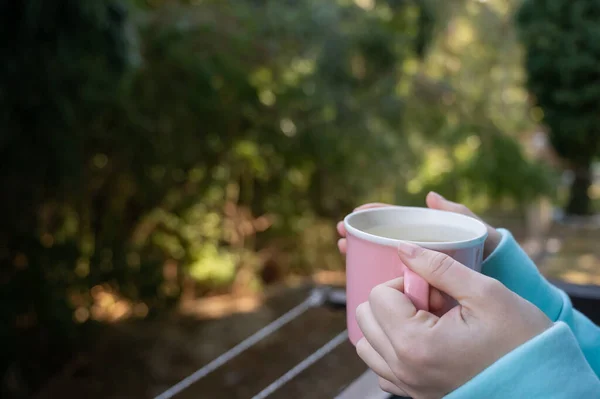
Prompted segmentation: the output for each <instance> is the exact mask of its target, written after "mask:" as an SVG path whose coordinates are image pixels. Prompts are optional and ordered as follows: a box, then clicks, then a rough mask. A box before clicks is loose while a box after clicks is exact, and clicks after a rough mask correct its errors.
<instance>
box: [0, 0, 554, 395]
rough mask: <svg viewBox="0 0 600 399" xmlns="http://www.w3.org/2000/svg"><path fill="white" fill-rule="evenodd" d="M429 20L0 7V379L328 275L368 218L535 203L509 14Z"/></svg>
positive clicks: (343, 9) (322, 5) (301, 12)
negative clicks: (202, 300) (444, 205)
mask: <svg viewBox="0 0 600 399" xmlns="http://www.w3.org/2000/svg"><path fill="white" fill-rule="evenodd" d="M435 4H437V3H434V2H429V1H426V0H422V1H417V0H415V1H394V0H387V1H375V0H360V1H358V0H357V1H350V0H339V1H335V2H334V1H325V2H324V1H318V0H302V1H275V0H272V1H269V0H236V1H217V0H215V1H209V0H205V1H193V2H191V1H190V2H186V1H178V2H172V1H169V2H167V1H162V2H161V1H150V0H146V1H137V2H131V3H130V4H127V3H118V2H113V1H97V2H81V1H77V0H56V1H53V2H43V1H34V0H30V1H22V2H20V1H19V2H9V1H5V2H3V3H2V6H1V7H2V9H1V11H0V30H1V31H2V33H3V34H2V35H0V40H2V41H3V43H2V44H3V46H2V48H3V49H4V50H3V53H2V58H3V59H2V62H0V79H1V80H0V83H1V86H0V90H1V91H0V118H1V119H0V124H1V125H0V129H1V130H0V155H1V156H2V163H0V179H1V183H2V187H3V188H4V191H3V196H2V199H1V200H0V201H1V204H2V209H3V210H4V214H5V215H4V221H5V223H2V224H1V226H2V227H1V228H0V239H1V240H2V242H3V243H6V245H5V246H4V245H3V246H2V248H1V250H0V261H1V262H2V265H3V267H2V269H1V270H0V284H1V286H0V299H1V300H0V317H1V318H2V319H1V322H0V329H1V330H0V334H1V336H0V338H2V340H3V342H15V343H16V344H15V345H11V346H9V347H6V348H5V351H4V353H3V355H2V356H3V358H2V364H1V366H2V370H9V372H11V373H13V372H14V370H15V367H16V368H17V369H18V370H20V375H22V376H23V378H25V379H26V380H27V384H26V386H29V387H35V386H36V384H38V383H39V382H40V381H41V380H42V379H43V376H44V375H45V374H44V373H45V372H46V371H44V370H45V369H44V367H46V366H48V365H47V364H46V363H52V364H50V366H52V365H53V364H60V363H61V362H62V361H63V360H64V359H63V357H64V356H67V355H68V353H69V351H68V350H64V348H69V347H70V345H73V344H75V343H78V342H80V340H79V339H80V338H81V337H82V336H83V337H86V336H89V335H88V334H87V330H86V327H87V326H90V325H92V324H93V323H90V322H93V321H116V320H120V319H122V318H125V317H130V316H132V317H146V316H147V315H149V314H150V315H151V314H153V313H154V312H158V311H160V310H161V309H165V308H167V307H168V306H169V305H171V304H173V303H175V302H176V301H177V300H178V299H179V298H181V297H182V296H183V297H195V296H197V295H206V294H211V293H219V292H229V291H233V292H240V291H243V290H248V289H259V288H260V287H261V286H262V285H264V284H268V283H271V282H273V281H277V280H281V279H283V278H285V277H286V276H289V275H291V274H301V275H307V274H311V273H312V272H314V271H316V270H319V269H336V268H339V267H341V264H340V263H341V259H340V258H339V256H338V255H337V253H336V249H335V239H336V233H335V230H334V224H335V221H336V220H338V218H341V217H342V216H343V215H344V214H345V213H347V212H349V211H350V210H352V208H353V207H354V206H356V205H357V204H359V203H362V202H365V201H371V200H378V201H386V202H395V203H402V204H422V202H423V195H424V194H425V193H426V191H427V190H429V189H437V190H440V191H441V192H442V193H444V194H446V195H448V196H450V197H452V198H454V199H457V200H460V201H464V202H467V203H468V204H469V205H471V206H473V207H474V208H475V209H478V210H482V209H486V208H489V207H491V206H492V205H494V206H497V205H498V204H503V203H504V204H505V203H507V202H508V203H511V204H513V205H519V204H525V203H526V202H527V201H529V200H531V199H533V198H535V197H536V196H538V195H542V194H546V193H550V192H551V187H552V184H551V183H552V180H551V174H550V173H549V172H548V171H547V170H546V169H544V168H543V167H542V166H541V165H539V164H537V163H535V162H533V161H531V160H529V159H528V157H527V156H526V155H525V153H524V151H523V149H522V146H521V145H520V144H519V142H518V139H519V138H520V137H521V133H526V132H528V131H530V130H532V129H533V128H534V127H535V123H534V121H532V120H531V118H530V117H529V107H528V105H527V98H526V94H525V93H524V91H523V88H522V80H523V76H522V70H521V68H520V58H519V57H520V53H519V51H518V49H517V48H516V42H515V38H514V32H513V30H512V27H511V25H510V13H511V8H510V7H504V6H503V5H504V4H505V3H504V2H501V1H497V2H495V1H489V2H487V3H473V2H448V4H446V3H445V4H444V6H441V7H433V6H434V5H435ZM149 312H150V313H149ZM81 333H84V334H83V335H81ZM49 342H52V344H49ZM57 347H61V348H63V350H61V351H60V353H59V356H58V357H56V358H54V357H51V356H50V355H55V354H56V352H57V351H56V350H53V348H54V349H56V348H57ZM65 354H66V355H65ZM44 356H46V358H48V359H51V360H48V361H47V362H42V363H40V362H38V366H35V367H34V368H30V366H28V365H30V364H32V360H35V361H36V362H37V361H38V360H39V359H40V358H44ZM61 356H63V357H61ZM53 362H54V363H53ZM50 366H48V367H50ZM3 372H4V371H3ZM7 373H8V372H7ZM5 375H6V374H5Z"/></svg>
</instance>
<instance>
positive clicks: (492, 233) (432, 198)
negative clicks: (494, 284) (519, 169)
mask: <svg viewBox="0 0 600 399" xmlns="http://www.w3.org/2000/svg"><path fill="white" fill-rule="evenodd" d="M426 202H427V206H428V207H429V208H431V209H438V210H441V211H448V212H454V213H460V214H462V215H466V216H471V217H474V218H476V219H479V220H481V219H480V218H479V217H477V215H475V214H474V213H473V212H471V211H470V210H469V208H467V207H466V206H464V205H462V204H457V203H456V202H452V201H448V200H447V199H445V198H444V197H442V196H441V195H439V194H437V193H434V192H430V193H429V194H427V197H426ZM385 206H390V205H389V204H382V203H379V202H377V203H371V204H365V205H362V206H360V207H358V208H356V209H355V210H356V211H358V210H362V209H370V208H381V207H385ZM484 223H485V222H484ZM486 226H487V229H488V237H487V240H486V241H485V246H484V249H483V256H484V259H485V258H487V257H488V256H489V255H490V254H491V253H492V252H494V249H496V247H497V246H498V244H499V243H500V240H502V236H501V234H500V233H499V232H498V231H497V230H496V229H495V228H493V227H492V226H490V225H488V224H487V223H486ZM337 231H338V233H339V235H340V236H341V237H342V238H340V239H339V240H338V248H339V250H340V252H341V253H342V254H345V253H346V229H345V228H344V223H343V222H339V223H338V224H337Z"/></svg>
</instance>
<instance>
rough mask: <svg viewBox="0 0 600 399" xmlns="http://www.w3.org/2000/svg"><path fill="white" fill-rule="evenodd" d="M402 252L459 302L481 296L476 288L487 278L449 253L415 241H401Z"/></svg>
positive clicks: (414, 267) (414, 268) (416, 269)
mask: <svg viewBox="0 0 600 399" xmlns="http://www.w3.org/2000/svg"><path fill="white" fill-rule="evenodd" d="M398 256H399V257H400V259H401V260H402V262H403V263H404V264H405V265H406V266H407V267H408V268H409V269H411V270H412V271H413V272H415V273H416V274H418V275H419V276H421V277H422V278H423V279H424V280H425V281H427V282H428V283H429V284H431V285H432V286H433V287H435V288H437V289H439V290H440V291H442V292H445V293H446V294H448V295H450V296H451V297H452V298H454V299H456V300H457V301H458V302H460V301H461V300H464V299H466V298H472V297H474V296H477V292H478V291H477V290H476V288H477V287H480V286H481V285H482V281H481V279H484V278H485V276H483V275H481V274H479V273H477V272H475V271H473V270H471V269H469V268H468V267H467V266H465V265H463V264H461V263H459V262H457V261H455V260H454V259H452V258H451V257H450V256H448V255H446V254H443V253H441V252H436V251H432V250H429V249H425V248H421V247H419V246H417V245H414V244H409V243H401V244H400V245H399V246H398Z"/></svg>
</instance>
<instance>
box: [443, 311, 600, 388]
mask: <svg viewBox="0 0 600 399" xmlns="http://www.w3.org/2000/svg"><path fill="white" fill-rule="evenodd" d="M444 398H445V399H471V398H472V399H482V398H486V399H508V398H511V399H512V398H527V399H529V398H532V399H537V398H539V399H545V398H552V399H575V398H577V399H578V398H586V399H587V398H600V380H598V378H597V377H596V375H595V374H594V372H593V371H592V369H591V368H590V366H589V364H588V363H587V362H586V361H585V359H584V357H583V354H582V353H581V350H580V349H579V345H578V344H577V340H576V339H575V336H574V335H573V332H572V331H571V329H570V328H569V327H568V326H567V325H566V324H565V323H563V322H558V323H555V324H554V326H553V327H552V328H550V329H548V330H546V331H545V332H544V333H542V334H540V335H538V336H537V337H535V338H533V339H531V340H530V341H528V342H526V343H525V344H523V345H521V346H520V347H518V348H517V349H515V350H513V351H512V352H510V353H509V354H507V355H505V356H504V357H502V358H500V359H499V360H498V361H496V362H495V363H494V364H492V365H491V366H490V367H488V368H487V369H485V370H483V371H482V372H481V373H480V374H478V375H477V376H476V377H475V378H473V379H472V380H470V381H469V382H467V383H466V384H465V385H463V386H461V387H460V388H458V389H457V390H456V391H454V392H452V393H450V394H449V395H447V396H445V397H444Z"/></svg>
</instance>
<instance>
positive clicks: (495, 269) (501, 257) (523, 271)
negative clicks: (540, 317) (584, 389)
mask: <svg viewBox="0 0 600 399" xmlns="http://www.w3.org/2000/svg"><path fill="white" fill-rule="evenodd" d="M499 231H500V233H502V241H501V242H500V244H499V245H498V248H496V250H495V251H494V252H493V253H492V254H491V255H490V256H489V257H488V259H486V261H485V262H484V264H483V267H482V272H483V274H485V275H487V276H490V277H493V278H495V279H497V280H499V281H500V282H501V283H503V284H504V285H505V286H506V287H508V288H509V289H510V290H511V291H513V292H515V293H517V294H518V295H520V296H521V297H523V298H525V299H527V300H528V301H529V302H531V303H533V304H534V305H536V306H537V307H538V308H540V309H541V310H542V311H543V312H544V313H545V314H546V315H547V316H548V317H549V318H550V320H552V321H563V322H565V323H566V324H567V325H568V326H569V328H570V329H571V331H572V332H573V334H574V335H575V338H576V339H577V342H578V343H579V346H580V348H581V350H582V351H583V354H584V356H585V358H586V360H587V361H588V363H589V364H590V366H591V367H592V369H593V370H594V372H595V373H596V375H597V376H600V328H599V327H598V326H596V325H595V324H594V323H592V322H591V321H590V320H589V319H588V318H587V317H585V316H584V315H583V314H581V313H580V312H579V311H577V310H575V309H573V305H572V304H571V300H570V299H569V296H568V295H567V294H566V293H565V292H564V291H562V290H559V289H558V288H556V287H555V286H553V285H552V284H550V283H549V282H548V280H546V279H545V278H544V277H543V276H542V275H541V273H540V272H539V270H538V268H537V266H536V265H535V263H533V261H532V260H531V259H530V258H529V256H527V254H526V253H525V251H523V249H522V248H521V247H520V246H519V244H518V243H517V242H516V241H515V239H514V238H513V236H512V234H510V232H508V231H507V230H504V229H500V230H499ZM599 398H600V396H599Z"/></svg>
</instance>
